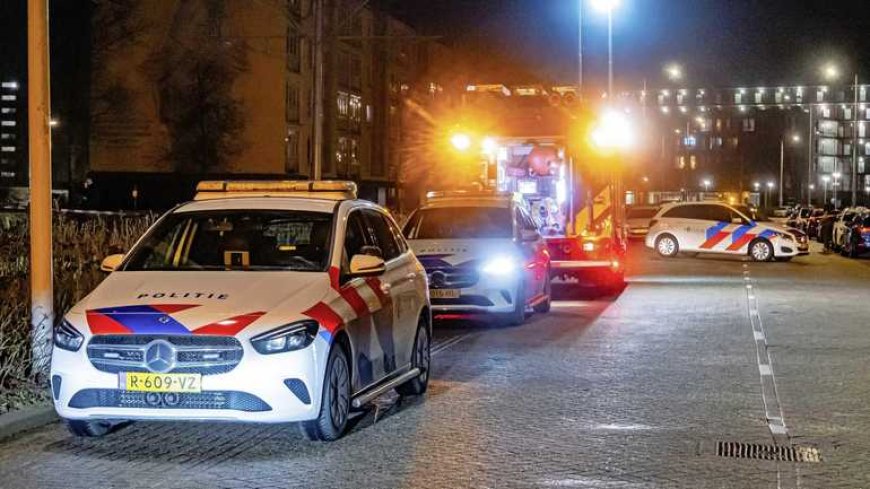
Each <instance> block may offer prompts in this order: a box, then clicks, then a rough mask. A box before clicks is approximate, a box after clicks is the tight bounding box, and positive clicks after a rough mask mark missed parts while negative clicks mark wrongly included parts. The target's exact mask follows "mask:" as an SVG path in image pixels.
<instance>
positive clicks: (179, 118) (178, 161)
mask: <svg viewBox="0 0 870 489" xmlns="http://www.w3.org/2000/svg"><path fill="white" fill-rule="evenodd" d="M174 15H175V19H173V24H172V25H173V27H172V29H171V32H170V36H171V42H167V43H165V44H164V45H163V46H161V47H160V48H158V49H156V50H155V51H154V52H153V53H152V56H151V61H150V63H149V64H151V65H152V66H151V69H152V70H153V71H152V73H151V76H152V77H153V81H154V83H155V86H156V93H157V99H158V100H157V103H158V113H159V117H160V121H161V122H162V123H163V124H164V125H165V126H166V128H167V130H168V134H169V145H168V148H167V150H166V153H165V155H164V156H165V158H166V159H167V160H168V161H170V162H171V163H172V165H173V167H174V168H175V169H176V170H177V171H181V172H190V173H207V172H210V171H216V170H222V169H224V168H225V167H226V164H227V162H228V161H230V160H231V159H232V157H233V156H235V155H237V154H238V153H239V152H240V151H241V150H242V149H243V147H244V142H243V140H242V135H243V131H244V123H245V119H244V111H243V105H242V102H241V101H240V100H238V99H237V98H236V97H234V96H233V93H232V88H233V83H234V82H235V80H236V79H237V77H238V75H239V74H241V73H242V72H244V71H245V70H247V68H248V64H247V56H246V47H245V43H244V41H243V40H239V39H232V40H231V39H229V38H226V37H225V36H223V32H222V30H223V29H222V23H223V20H224V18H225V15H226V13H225V0H200V1H195V0H189V1H187V2H185V3H184V6H182V7H181V8H179V9H178V10H176V12H175V14H174ZM182 20H183V21H182ZM191 20H192V22H191Z"/></svg>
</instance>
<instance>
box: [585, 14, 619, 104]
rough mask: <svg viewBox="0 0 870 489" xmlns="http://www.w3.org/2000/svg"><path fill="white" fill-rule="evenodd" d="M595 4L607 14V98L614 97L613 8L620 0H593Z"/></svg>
mask: <svg viewBox="0 0 870 489" xmlns="http://www.w3.org/2000/svg"><path fill="white" fill-rule="evenodd" d="M592 3H593V5H594V6H595V8H597V9H598V10H600V11H603V12H605V13H606V14H607V98H608V99H612V98H613V10H614V9H616V7H618V6H619V0H592Z"/></svg>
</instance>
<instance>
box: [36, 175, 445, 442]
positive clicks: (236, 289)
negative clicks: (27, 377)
mask: <svg viewBox="0 0 870 489" xmlns="http://www.w3.org/2000/svg"><path fill="white" fill-rule="evenodd" d="M355 192H356V186H355V184H353V183H349V182H203V183H201V184H200V186H199V187H198V194H197V198H196V200H195V201H194V202H190V203H187V204H183V205H180V206H178V207H176V208H175V209H173V210H172V211H170V212H168V213H167V214H165V215H164V216H163V217H161V218H160V220H158V221H157V223H155V224H154V225H153V226H152V227H151V229H149V230H148V232H147V233H146V234H145V235H144V237H142V238H141V239H140V240H139V242H138V243H137V244H136V245H135V246H134V247H133V248H132V249H131V250H130V251H129V253H127V254H126V255H123V256H121V255H114V256H110V257H108V258H106V259H105V260H104V262H103V268H104V269H105V270H107V271H112V273H111V274H110V275H109V276H108V277H107V278H106V279H105V280H104V281H103V282H102V283H101V284H100V285H99V286H98V287H97V288H96V289H95V290H94V291H93V292H92V293H91V294H90V295H88V296H87V297H86V298H84V299H83V300H82V301H81V302H79V303H78V304H76V305H75V306H74V307H73V308H72V309H71V310H70V311H69V312H68V313H67V314H66V315H65V316H64V318H63V320H62V321H61V322H60V323H59V325H58V326H57V327H56V330H55V336H54V351H53V354H52V365H51V389H52V394H53V398H54V405H55V409H56V410H57V412H58V414H59V415H60V416H61V417H62V418H64V419H65V420H66V422H67V424H68V427H69V428H70V430H71V431H72V432H73V433H74V434H76V435H80V436H100V435H103V434H106V433H107V432H109V431H110V430H111V429H112V428H113V426H115V425H116V424H118V422H119V421H122V420H141V419H149V420H232V421H245V422H262V423H274V422H288V421H298V422H301V423H302V426H303V428H304V432H305V433H306V434H307V435H308V436H309V437H310V438H313V439H322V440H334V439H336V438H338V437H340V436H341V435H342V433H343V432H344V430H345V428H346V427H347V422H348V416H349V412H350V410H351V409H353V408H359V407H362V406H363V405H365V404H367V403H368V402H369V401H370V400H372V399H373V398H374V397H376V396H378V395H380V394H382V393H384V392H386V391H387V390H389V389H392V388H396V389H397V390H398V391H399V393H400V394H409V395H413V394H422V393H423V392H425V391H426V387H427V382H428V376H429V358H430V357H429V345H430V338H431V315H430V309H429V303H428V296H427V287H426V276H425V273H424V270H423V267H422V266H421V264H420V263H419V262H418V261H417V259H416V258H415V257H414V255H413V253H412V252H411V250H410V249H409V247H408V245H407V244H406V242H405V240H404V238H403V237H402V235H401V233H400V231H399V228H398V227H397V226H396V224H395V222H393V220H392V218H391V217H390V216H389V215H388V214H387V213H386V211H384V210H383V209H381V208H380V207H378V206H376V205H374V204H372V203H370V202H365V201H361V200H356V199H355Z"/></svg>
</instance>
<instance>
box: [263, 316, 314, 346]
mask: <svg viewBox="0 0 870 489" xmlns="http://www.w3.org/2000/svg"><path fill="white" fill-rule="evenodd" d="M319 329H320V325H319V324H317V321H310V320H308V321H297V322H295V323H290V324H286V325H284V326H281V327H280V328H276V329H273V330H272V331H268V332H266V333H263V334H261V335H258V336H255V337H254V338H251V346H253V347H254V349H255V350H257V352H258V353H262V354H263V355H270V354H272V353H282V352H286V351H295V350H301V349H303V348H305V347H307V346H308V345H310V344H311V343H312V342H313V341H314V338H315V337H316V336H317V331H318V330H319Z"/></svg>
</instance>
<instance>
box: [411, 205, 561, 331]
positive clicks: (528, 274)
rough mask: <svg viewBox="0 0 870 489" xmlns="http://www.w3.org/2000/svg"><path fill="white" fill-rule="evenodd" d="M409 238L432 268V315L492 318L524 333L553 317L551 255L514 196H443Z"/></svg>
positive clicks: (425, 209) (420, 212) (414, 222)
mask: <svg viewBox="0 0 870 489" xmlns="http://www.w3.org/2000/svg"><path fill="white" fill-rule="evenodd" d="M404 234H405V237H406V238H407V239H408V242H409V243H410V245H411V248H412V249H413V250H414V253H415V254H416V255H417V258H418V259H419V260H420V262H422V263H423V266H424V267H425V268H426V274H427V275H428V277H429V296H430V298H431V301H432V311H433V313H434V314H490V315H492V316H493V317H495V318H499V319H501V320H503V321H504V322H506V323H508V324H512V325H518V324H521V323H523V322H524V321H525V319H526V315H527V313H528V312H529V311H532V310H534V311H535V312H539V313H545V312H548V311H549V310H550V301H551V287H550V254H549V251H548V250H547V244H546V242H545V241H544V239H543V238H542V237H541V235H540V233H539V232H538V227H537V225H536V224H535V222H534V220H533V219H532V217H531V216H530V215H529V214H528V212H527V211H526V209H525V207H524V206H523V205H522V203H521V202H518V201H516V200H515V199H514V198H513V195H512V194H509V193H495V192H479V193H478V192H471V193H469V192H437V193H434V194H433V195H432V196H431V197H429V198H428V200H427V201H426V203H425V204H424V205H423V206H422V207H420V208H419V209H417V210H415V211H414V213H413V214H411V216H410V217H409V218H408V222H407V223H406V224H405V227H404Z"/></svg>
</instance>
